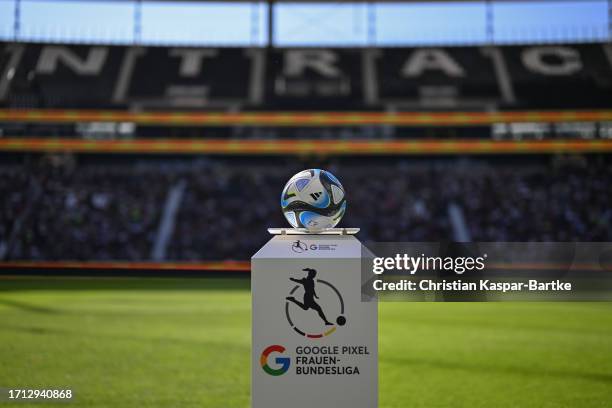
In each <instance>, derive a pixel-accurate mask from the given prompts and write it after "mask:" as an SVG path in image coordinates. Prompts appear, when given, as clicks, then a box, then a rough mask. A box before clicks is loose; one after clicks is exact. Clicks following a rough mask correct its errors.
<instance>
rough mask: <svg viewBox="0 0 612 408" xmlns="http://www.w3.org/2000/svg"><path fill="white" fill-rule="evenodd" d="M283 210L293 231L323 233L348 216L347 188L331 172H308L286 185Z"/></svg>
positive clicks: (300, 174)
mask: <svg viewBox="0 0 612 408" xmlns="http://www.w3.org/2000/svg"><path fill="white" fill-rule="evenodd" d="M281 208H282V210H283V214H284V215H285V218H286V219H287V221H289V224H291V226H293V228H306V229H307V230H308V231H309V232H321V231H324V230H326V229H328V228H333V227H335V226H336V225H338V223H339V222H340V219H341V218H342V216H343V215H344V212H345V211H346V197H345V193H344V187H342V184H340V181H338V179H337V178H336V177H335V176H334V175H333V174H331V173H330V172H329V171H325V170H321V169H309V170H304V171H301V172H299V173H297V174H296V175H295V176H293V177H291V179H290V180H289V181H288V182H287V184H285V188H284V189H283V193H282V195H281Z"/></svg>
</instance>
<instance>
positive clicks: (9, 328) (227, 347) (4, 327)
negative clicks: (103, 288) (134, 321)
mask: <svg viewBox="0 0 612 408" xmlns="http://www.w3.org/2000/svg"><path fill="white" fill-rule="evenodd" d="M250 330H251V328H250V326H248V327H247V326H245V334H250ZM0 331H2V332H3V333H8V332H17V333H26V334H33V335H40V336H45V335H52V336H59V337H63V338H67V337H70V338H91V339H95V340H99V339H108V340H111V341H134V342H138V343H143V344H144V343H147V344H150V343H154V344H158V345H160V346H172V347H175V346H177V345H181V346H197V347H200V348H202V349H209V348H219V349H220V350H222V351H223V353H227V352H240V353H249V352H250V350H251V347H250V344H247V345H241V344H236V343H229V342H227V341H222V340H218V341H215V340H209V339H202V340H198V339H186V338H183V337H178V336H177V337H163V336H138V335H133V334H111V333H104V332H82V331H78V330H70V329H64V328H58V327H41V326H31V325H29V326H17V325H11V324H0Z"/></svg>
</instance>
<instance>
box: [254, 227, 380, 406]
mask: <svg viewBox="0 0 612 408" xmlns="http://www.w3.org/2000/svg"><path fill="white" fill-rule="evenodd" d="M280 233H281V232H279V234H280ZM344 234H346V232H344ZM360 259H361V243H360V242H359V241H358V240H357V239H356V238H355V237H353V236H352V235H342V233H340V235H338V234H336V235H334V234H326V235H325V234H323V235H322V234H317V235H306V234H301V235H292V234H286V233H285V234H283V235H276V236H275V237H273V238H272V239H271V240H270V241H269V242H268V243H267V244H266V245H264V247H263V248H261V250H259V252H257V254H255V255H254V256H253V258H252V264H251V267H252V275H251V290H252V299H253V311H252V313H253V315H252V316H253V318H252V324H253V326H252V330H253V343H252V359H251V360H252V377H251V378H252V382H251V387H252V388H251V395H252V407H253V408H284V407H287V408H313V407H317V408H344V407H346V408H366V407H367V408H375V407H377V405H378V316H377V313H378V308H377V304H376V302H362V301H361V273H360V267H361V263H360ZM313 270H314V271H316V273H313V272H312V271H313ZM290 278H293V279H295V280H291V279H290ZM287 298H289V299H287ZM324 319H326V320H327V324H326V322H325V320H324Z"/></svg>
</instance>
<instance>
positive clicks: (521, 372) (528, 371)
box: [380, 357, 612, 384]
mask: <svg viewBox="0 0 612 408" xmlns="http://www.w3.org/2000/svg"><path fill="white" fill-rule="evenodd" d="M380 361H381V362H388V363H392V364H397V363H401V364H403V365H405V366H406V368H407V369H408V367H413V368H414V367H416V366H425V367H427V368H433V369H438V370H460V371H466V372H470V373H480V374H487V375H489V374H493V373H498V374H509V375H517V376H523V377H538V378H539V379H541V378H544V377H554V378H560V379H567V380H586V381H594V382H603V383H607V384H611V383H612V373H585V372H576V371H565V370H547V369H537V368H532V367H528V366H521V367H519V366H514V367H512V366H499V365H493V364H490V365H489V364H480V363H475V362H474V363H456V362H452V361H444V360H433V359H422V358H398V357H395V358H381V359H380Z"/></svg>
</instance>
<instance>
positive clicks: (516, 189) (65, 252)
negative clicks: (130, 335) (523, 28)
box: [0, 157, 612, 261]
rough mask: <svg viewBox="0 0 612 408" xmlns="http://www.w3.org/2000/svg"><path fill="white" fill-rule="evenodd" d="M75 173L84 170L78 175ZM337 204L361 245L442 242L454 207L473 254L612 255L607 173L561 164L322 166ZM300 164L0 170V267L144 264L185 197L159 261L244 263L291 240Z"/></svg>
mask: <svg viewBox="0 0 612 408" xmlns="http://www.w3.org/2000/svg"><path fill="white" fill-rule="evenodd" d="M78 159H81V160H82V161H81V162H79V161H78ZM317 165H318V166H321V167H325V168H327V169H329V170H330V171H332V173H334V174H336V176H338V178H339V179H340V180H341V181H342V183H343V184H344V187H345V189H346V191H347V199H348V210H347V214H346V216H345V218H344V219H343V220H342V222H341V224H340V225H341V226H347V227H359V228H361V232H360V234H359V237H360V239H362V240H364V241H367V240H377V241H440V240H444V241H452V240H453V239H454V237H455V235H454V230H453V228H457V227H456V226H452V225H451V222H450V217H449V215H448V208H449V205H450V204H451V203H454V204H456V205H457V206H458V207H459V208H460V209H461V210H462V213H463V216H464V220H465V225H466V227H467V230H468V232H469V236H470V237H471V239H472V240H473V241H611V240H612V229H611V228H610V225H612V196H611V195H610V193H609V188H610V185H612V166H610V165H609V164H608V163H607V162H606V161H605V160H604V158H602V157H590V158H585V157H578V158H574V159H564V160H548V159H547V160H545V161H543V162H542V160H537V159H536V160H531V159H524V160H521V161H518V162H517V161H516V160H515V161H514V162H510V163H496V162H493V161H490V160H487V161H470V162H464V161H458V160H454V159H453V160H451V159H448V160H441V161H440V160H438V161H435V162H433V161H427V162H425V161H414V160H413V161H406V160H403V159H385V160H377V159H360V160H359V161H357V160H356V159H346V160H339V161H333V162H326V163H318V164H317ZM304 167H308V164H305V163H301V162H296V161H283V160H281V159H275V160H256V159H214V160H208V159H207V160H203V159H180V160H179V159H175V160H172V159H163V160H161V159H144V158H140V159H137V160H131V161H130V160H123V161H120V162H116V161H113V162H108V161H107V162H102V161H92V160H88V161H85V160H83V158H74V157H64V158H60V159H57V158H56V159H54V160H49V159H47V160H43V161H40V160H38V161H36V162H34V163H32V162H23V163H17V164H12V165H6V166H0V194H1V195H2V200H0V255H1V256H0V258H4V259H22V260H23V259H25V260H59V259H61V260H149V259H151V257H152V251H153V247H154V243H155V240H156V237H157V234H158V233H159V231H160V228H159V226H160V222H161V219H162V214H163V212H164V207H165V205H166V200H167V197H168V193H169V191H170V190H171V189H172V188H173V187H175V186H176V185H177V184H178V183H180V184H181V185H183V186H184V189H182V191H183V193H182V196H181V200H180V204H179V206H178V210H177V211H176V213H175V214H174V217H173V223H172V224H173V228H172V230H171V235H170V239H169V240H168V245H167V248H166V249H167V251H166V259H168V260H181V261H194V260H221V259H237V260H246V259H249V258H250V256H251V255H252V254H253V253H254V252H255V251H256V250H257V249H258V248H259V247H260V246H261V245H262V244H263V243H264V242H265V241H266V240H267V239H268V238H269V235H268V234H267V232H266V229H267V228H268V227H278V226H288V224H287V222H286V221H285V220H284V219H283V216H282V214H281V212H280V208H279V195H280V191H281V190H282V187H283V186H284V183H285V182H286V180H287V179H288V178H289V177H290V176H291V175H293V174H294V173H296V172H298V171H299V170H301V169H302V168H304Z"/></svg>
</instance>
